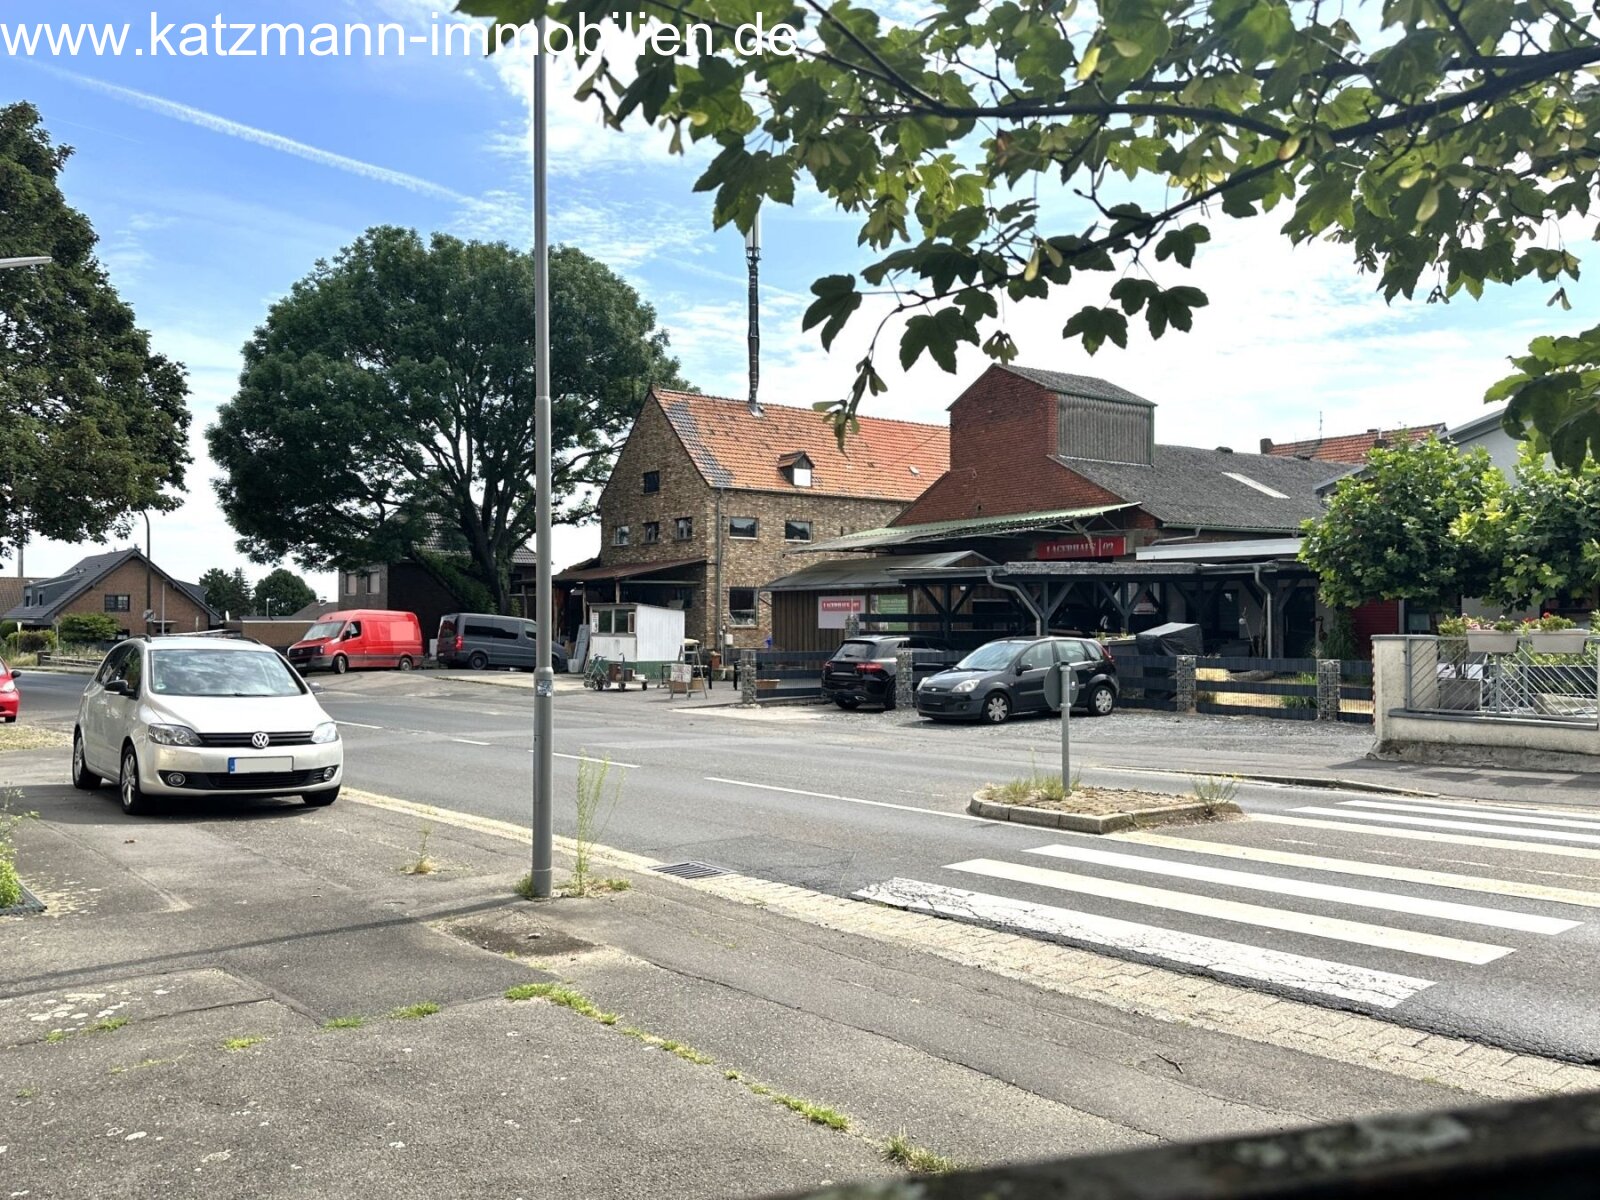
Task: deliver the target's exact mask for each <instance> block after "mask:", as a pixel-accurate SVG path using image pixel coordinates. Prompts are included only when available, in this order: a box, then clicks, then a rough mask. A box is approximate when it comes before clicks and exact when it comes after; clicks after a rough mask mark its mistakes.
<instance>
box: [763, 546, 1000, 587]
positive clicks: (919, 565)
mask: <svg viewBox="0 0 1600 1200" xmlns="http://www.w3.org/2000/svg"><path fill="white" fill-rule="evenodd" d="M968 559H982V560H983V562H985V563H987V562H988V561H989V560H988V559H986V558H984V557H983V555H981V554H973V553H971V552H970V551H967V550H944V551H940V552H938V553H935V554H896V555H893V556H890V557H880V558H867V559H861V558H854V559H851V558H846V559H838V560H835V561H832V562H822V563H813V564H812V565H811V566H809V567H806V568H805V569H804V570H801V571H796V572H794V573H793V574H791V575H785V576H784V577H783V578H781V579H774V580H773V581H772V582H771V583H767V584H763V585H762V586H761V590H762V591H763V592H807V591H815V590H817V589H825V588H895V587H899V586H900V585H901V583H903V582H904V580H905V576H906V573H907V572H915V571H928V570H938V569H940V568H943V567H954V566H956V565H957V564H959V563H962V562H964V561H966V560H968ZM967 569H968V570H970V569H971V567H968V568H967Z"/></svg>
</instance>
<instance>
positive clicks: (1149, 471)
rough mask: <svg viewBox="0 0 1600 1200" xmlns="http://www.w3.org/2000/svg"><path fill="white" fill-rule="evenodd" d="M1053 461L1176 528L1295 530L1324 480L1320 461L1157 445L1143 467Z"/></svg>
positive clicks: (1318, 509) (1314, 506)
mask: <svg viewBox="0 0 1600 1200" xmlns="http://www.w3.org/2000/svg"><path fill="white" fill-rule="evenodd" d="M1055 461H1056V462H1058V463H1060V464H1061V465H1062V466H1064V467H1067V468H1068V469H1070V470H1072V471H1075V472H1077V473H1078V474H1079V475H1082V476H1083V477H1084V478H1085V479H1088V480H1089V481H1090V482H1091V483H1094V484H1096V485H1097V486H1099V487H1102V488H1104V489H1105V490H1106V491H1108V492H1111V493H1113V494H1115V495H1117V496H1120V497H1122V499H1123V500H1125V501H1127V502H1129V503H1130V504H1137V505H1138V506H1139V507H1140V508H1142V509H1144V511H1145V512H1147V513H1149V514H1150V515H1151V516H1152V517H1154V518H1155V519H1156V520H1158V521H1160V522H1161V523H1162V524H1163V525H1170V526H1178V527H1180V528H1198V529H1222V530H1239V531H1246V530H1248V531H1258V532H1263V533H1266V532H1273V533H1297V532H1299V529H1300V523H1301V522H1302V521H1306V520H1310V519H1313V518H1315V517H1319V516H1321V515H1322V512H1323V508H1322V501H1321V500H1320V499H1318V497H1317V485H1318V484H1320V483H1322V482H1323V481H1324V480H1326V479H1327V478H1328V464H1327V463H1325V462H1313V461H1307V460H1306V459H1301V458H1279V457H1277V456H1275V455H1270V454H1235V453H1233V452H1231V451H1228V450H1206V449H1202V448H1201V447H1199V446H1163V445H1161V444H1159V443H1157V445H1156V447H1155V456H1154V462H1153V463H1152V464H1151V465H1150V466H1144V465H1142V464H1139V463H1108V462H1098V461H1095V460H1091V459H1086V458H1059V457H1058V458H1056V459H1055ZM1274 493H1276V494H1274Z"/></svg>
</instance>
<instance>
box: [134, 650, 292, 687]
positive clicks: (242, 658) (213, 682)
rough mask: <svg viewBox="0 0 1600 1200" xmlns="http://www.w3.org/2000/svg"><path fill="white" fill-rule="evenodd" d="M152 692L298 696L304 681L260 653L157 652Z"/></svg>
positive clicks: (152, 665) (153, 657)
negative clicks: (301, 682) (301, 681)
mask: <svg viewBox="0 0 1600 1200" xmlns="http://www.w3.org/2000/svg"><path fill="white" fill-rule="evenodd" d="M150 690H151V691H153V692H155V693H156V694H157V695H160V696H298V695H300V694H301V687H300V681H299V680H298V679H296V678H295V677H294V672H293V671H291V670H290V669H289V668H288V667H287V666H285V665H284V662H283V660H282V659H280V658H279V657H278V656H277V655H276V654H265V653H262V652H261V651H259V650H156V651H153V652H152V653H151V655H150Z"/></svg>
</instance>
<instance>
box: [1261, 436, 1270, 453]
mask: <svg viewBox="0 0 1600 1200" xmlns="http://www.w3.org/2000/svg"><path fill="white" fill-rule="evenodd" d="M1261 453H1263V454H1271V453H1272V439H1271V438H1262V439H1261Z"/></svg>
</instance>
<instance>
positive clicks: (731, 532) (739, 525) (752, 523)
mask: <svg viewBox="0 0 1600 1200" xmlns="http://www.w3.org/2000/svg"><path fill="white" fill-rule="evenodd" d="M728 536H729V537H731V538H744V539H747V540H748V539H751V538H754V537H755V536H756V519H755V518H754V517H729V518H728Z"/></svg>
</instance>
